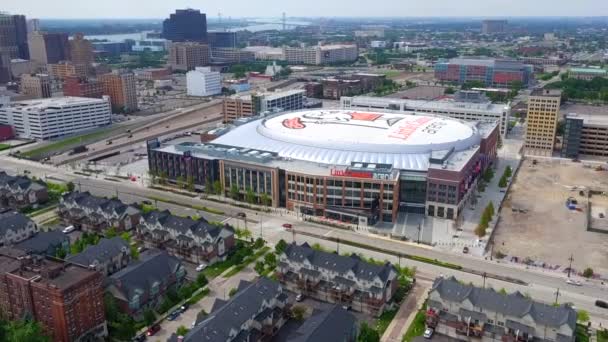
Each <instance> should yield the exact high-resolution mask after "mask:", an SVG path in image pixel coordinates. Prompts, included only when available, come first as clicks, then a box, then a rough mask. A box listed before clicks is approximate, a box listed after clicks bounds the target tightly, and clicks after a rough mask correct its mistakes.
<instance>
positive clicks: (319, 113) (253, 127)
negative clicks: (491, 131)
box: [213, 110, 481, 170]
mask: <svg viewBox="0 0 608 342" xmlns="http://www.w3.org/2000/svg"><path fill="white" fill-rule="evenodd" d="M480 141H481V133H480V132H479V131H478V129H477V128H476V126H475V123H470V122H464V121H460V120H455V119H451V118H446V117H441V116H432V115H428V114H420V115H418V114H402V113H382V112H370V111H361V110H311V111H297V112H290V113H284V114H280V115H277V116H273V117H270V118H266V119H260V120H254V121H251V122H249V123H247V124H244V125H241V126H238V127H236V128H235V129H233V130H231V131H230V132H228V133H226V134H224V135H222V136H220V137H219V138H217V139H215V140H213V143H215V144H221V145H229V146H235V147H240V148H250V149H259V150H264V151H270V152H275V153H277V154H278V155H279V156H280V157H283V158H289V159H297V160H303V161H308V162H313V163H319V164H329V165H350V163H351V162H367V163H383V164H392V165H393V167H394V168H397V169H402V170H426V169H427V168H428V166H429V156H430V153H431V152H432V151H440V150H448V149H451V148H452V147H453V148H454V149H455V150H456V151H462V150H467V149H470V148H471V147H473V146H476V145H479V143H480Z"/></svg>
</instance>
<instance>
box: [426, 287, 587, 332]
mask: <svg viewBox="0 0 608 342" xmlns="http://www.w3.org/2000/svg"><path fill="white" fill-rule="evenodd" d="M431 292H438V293H439V295H440V297H441V299H443V300H445V301H448V302H463V301H464V300H466V299H468V300H469V301H471V303H472V304H473V305H474V306H475V307H479V308H483V309H485V310H490V311H495V312H499V313H502V314H503V315H505V316H511V317H519V318H521V317H524V316H525V315H528V314H529V315H530V317H532V319H533V320H534V321H535V322H536V323H537V324H541V325H547V326H551V327H560V326H562V325H564V324H566V325H568V326H570V327H571V328H572V330H573V331H574V329H575V328H576V311H575V310H574V309H572V308H571V307H569V306H567V305H562V306H559V307H555V306H552V305H548V304H544V303H540V302H535V301H533V300H531V299H528V298H526V297H525V296H524V295H522V294H521V293H519V292H515V293H511V294H507V295H505V294H501V293H498V292H496V291H494V290H493V289H482V288H479V287H475V286H473V285H467V284H461V283H460V282H458V281H457V280H456V279H455V278H454V277H451V278H441V277H440V278H437V279H435V282H434V283H433V287H432V289H431Z"/></svg>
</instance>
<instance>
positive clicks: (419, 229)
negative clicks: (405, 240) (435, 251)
mask: <svg viewBox="0 0 608 342" xmlns="http://www.w3.org/2000/svg"><path fill="white" fill-rule="evenodd" d="M421 230H422V227H420V223H418V244H420V231H421Z"/></svg>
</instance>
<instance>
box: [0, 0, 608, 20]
mask: <svg viewBox="0 0 608 342" xmlns="http://www.w3.org/2000/svg"><path fill="white" fill-rule="evenodd" d="M357 1H359V0H355V1H354V2H353V1H345V0H340V1H333V2H324V1H320V0H312V1H307V2H306V3H285V2H283V1H279V0H266V1H264V2H263V3H262V4H261V6H256V7H254V8H251V7H250V6H247V5H248V3H247V2H244V1H241V0H237V1H233V2H230V3H221V4H219V3H218V4H215V3H212V4H198V3H193V2H191V1H183V0H179V1H173V2H171V3H167V2H161V1H146V2H145V6H143V5H144V3H143V1H133V2H129V3H128V4H126V3H124V2H119V1H117V0H107V1H104V2H103V3H95V2H92V3H91V2H82V1H76V0H58V1H54V2H52V3H40V2H39V1H36V0H23V1H17V0H8V1H7V3H5V4H4V6H3V7H4V8H3V10H4V11H7V12H9V13H18V14H25V15H26V16H28V17H30V18H35V17H38V18H57V19H89V18H99V19H107V18H133V19H137V18H159V19H160V18H165V17H166V16H167V15H168V14H169V13H172V12H173V11H174V10H175V9H176V8H195V9H200V10H201V12H204V13H208V14H209V17H212V18H213V17H216V15H217V13H218V12H221V13H222V14H223V15H224V16H231V17H260V16H263V17H279V16H280V15H281V13H282V12H286V13H287V15H288V16H299V17H518V16H522V15H521V14H522V13H524V14H525V15H524V16H526V17H529V16H581V17H585V16H594V17H598V16H608V2H606V1H601V0H582V1H579V2H569V1H557V2H558V3H559V4H556V1H551V0H539V1H534V2H530V1H525V0H515V1H510V2H507V1H503V0H488V1H483V2H480V1H477V0H462V1H459V2H458V3H457V4H456V3H446V2H445V1H442V0H429V1H425V2H423V3H420V2H416V3H414V2H413V1H395V0H382V1H381V2H380V3H375V4H376V5H375V6H373V7H369V6H365V3H363V2H362V1H361V2H359V3H358V2H357ZM269 9H275V10H274V11H273V10H269ZM275 11H276V13H274V12H275Z"/></svg>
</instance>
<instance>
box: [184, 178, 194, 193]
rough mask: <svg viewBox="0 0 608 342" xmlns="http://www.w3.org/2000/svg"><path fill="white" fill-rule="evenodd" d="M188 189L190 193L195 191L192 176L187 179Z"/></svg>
mask: <svg viewBox="0 0 608 342" xmlns="http://www.w3.org/2000/svg"><path fill="white" fill-rule="evenodd" d="M186 184H187V185H186V187H187V188H188V191H194V177H192V176H188V177H186Z"/></svg>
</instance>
